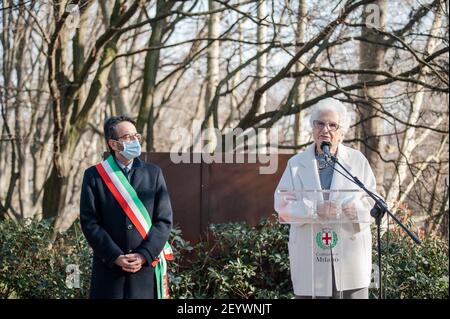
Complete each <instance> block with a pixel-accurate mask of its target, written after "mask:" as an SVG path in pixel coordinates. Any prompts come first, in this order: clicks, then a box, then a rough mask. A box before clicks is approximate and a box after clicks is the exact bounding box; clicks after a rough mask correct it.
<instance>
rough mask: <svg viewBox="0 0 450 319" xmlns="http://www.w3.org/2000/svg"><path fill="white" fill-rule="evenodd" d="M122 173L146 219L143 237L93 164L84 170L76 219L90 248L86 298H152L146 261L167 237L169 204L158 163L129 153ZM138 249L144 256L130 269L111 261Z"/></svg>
mask: <svg viewBox="0 0 450 319" xmlns="http://www.w3.org/2000/svg"><path fill="white" fill-rule="evenodd" d="M128 179H129V181H130V184H131V185H132V186H133V188H134V189H135V190H136V193H137V195H138V197H139V199H140V200H141V201H142V203H143V204H144V206H145V207H146V208H147V211H148V212H149V214H150V218H151V220H152V227H151V229H150V231H149V233H148V238H147V239H146V240H143V239H142V236H141V235H140V234H139V232H138V230H137V229H136V227H134V225H133V223H132V222H131V220H130V219H129V218H128V217H127V216H126V215H125V212H124V211H123V210H122V208H121V207H120V205H119V203H118V202H117V200H116V199H115V198H114V197H113V195H112V193H111V192H110V191H109V189H108V187H107V186H106V184H105V183H104V182H103V180H102V178H101V177H100V174H99V173H98V171H97V169H96V168H95V166H92V167H90V168H88V169H87V170H86V171H85V172H84V178H83V185H82V189H81V198H80V222H81V227H82V230H83V233H84V235H85V236H86V239H87V241H88V243H89V245H90V246H91V247H92V249H93V260H92V275H91V289H90V298H103V299H105V298H108V299H113V298H114V299H128V298H133V299H134V298H136V299H137V298H139V299H148V298H156V281H155V272H154V268H153V267H152V266H151V262H152V261H153V260H155V259H156V258H157V257H158V255H159V254H160V252H161V250H162V249H163V247H164V244H165V242H166V241H167V240H168V239H169V233H170V230H171V227H172V208H171V204H170V198H169V193H168V191H167V187H166V183H165V181H164V177H163V174H162V171H161V169H160V168H159V167H158V166H156V165H154V164H149V163H145V162H143V161H141V160H139V159H138V158H136V159H134V161H133V165H132V168H131V170H130V172H129V175H128ZM128 253H140V254H142V255H143V256H144V257H145V258H146V260H147V262H146V263H145V264H144V265H143V267H142V268H141V269H140V270H139V271H138V272H136V273H129V272H125V271H123V270H122V269H121V268H120V267H119V266H117V265H116V264H115V263H114V261H115V260H116V258H117V257H119V256H120V255H124V254H128Z"/></svg>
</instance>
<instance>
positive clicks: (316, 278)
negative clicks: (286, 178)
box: [275, 189, 373, 298]
mask: <svg viewBox="0 0 450 319" xmlns="http://www.w3.org/2000/svg"><path fill="white" fill-rule="evenodd" d="M372 206H373V201H372V200H371V199H370V198H369V197H368V196H367V195H366V193H365V192H364V191H361V190H356V189H349V190H303V191H292V190H283V189H279V190H277V192H276V195H275V210H276V211H277V212H278V216H279V221H280V223H283V224H291V225H296V226H298V227H297V231H298V232H300V233H299V234H298V235H296V236H299V238H300V239H296V240H297V241H301V242H299V243H298V244H295V245H294V246H293V247H295V248H291V249H298V250H299V251H298V254H299V256H300V258H302V260H303V261H302V262H301V263H300V264H301V267H302V270H301V271H302V278H301V280H302V282H303V283H304V284H306V287H308V286H309V285H310V287H311V290H310V291H309V292H310V294H309V292H308V294H307V295H310V296H311V297H312V298H316V297H321V296H329V295H328V294H326V293H324V292H325V291H330V285H331V289H332V288H333V285H335V287H336V290H337V291H339V293H338V296H337V297H338V298H342V297H343V292H342V290H346V288H345V285H346V284H345V282H343V280H345V279H346V278H351V274H349V273H348V269H352V266H353V267H354V266H358V265H355V262H357V259H356V258H355V254H360V253H369V254H370V253H371V247H364V246H361V238H359V236H361V235H363V236H370V223H371V216H370V209H371V208H372ZM291 234H292V232H291ZM358 238H359V240H358ZM366 238H367V237H366ZM356 245H358V246H356ZM367 249H369V252H367V251H365V250H367ZM300 250H301V251H300ZM296 252H297V251H296ZM291 253H292V252H291ZM305 260H309V261H310V265H307V264H306V263H307V262H305ZM364 267H366V266H364ZM369 272H370V270H369ZM350 280H351V279H350ZM308 281H309V282H308ZM347 281H348V280H347ZM308 289H309V288H308ZM335 297H336V296H335Z"/></svg>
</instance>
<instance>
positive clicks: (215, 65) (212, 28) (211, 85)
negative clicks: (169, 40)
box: [205, 0, 220, 153]
mask: <svg viewBox="0 0 450 319" xmlns="http://www.w3.org/2000/svg"><path fill="white" fill-rule="evenodd" d="M208 4H209V5H208V8H209V10H210V11H213V10H217V9H218V8H219V6H218V4H217V3H216V2H214V1H213V0H209V2H208ZM219 19H220V13H217V12H216V13H211V14H210V15H209V21H208V38H209V39H211V40H209V47H208V51H207V59H208V62H207V71H206V88H205V116H208V109H209V105H210V103H211V102H212V99H213V97H214V94H215V91H216V87H217V84H218V83H219V55H220V43H219V41H214V40H215V39H217V38H219V36H220V21H219ZM207 120H208V122H207V123H208V124H207V128H208V129H212V128H214V127H218V114H217V109H215V110H213V114H212V117H211V116H210V117H209V118H208V119H207ZM213 140H214V137H213V133H212V132H211V130H208V135H207V136H206V138H205V143H206V144H207V145H208V148H209V149H208V152H210V153H212V152H213V151H214V149H215V148H214V145H213V144H212V141H213Z"/></svg>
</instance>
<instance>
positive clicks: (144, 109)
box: [136, 0, 174, 152]
mask: <svg viewBox="0 0 450 319" xmlns="http://www.w3.org/2000/svg"><path fill="white" fill-rule="evenodd" d="M173 4H174V3H173V1H164V0H158V1H157V5H156V16H158V15H164V14H166V13H167V12H168V11H170V9H171V8H172V6H173ZM166 24H167V20H166V19H161V20H157V21H156V22H155V23H153V24H152V34H151V36H150V40H149V42H148V46H149V47H158V46H161V44H162V39H163V36H164V28H165V26H166ZM159 55H160V50H159V49H157V50H151V51H148V52H147V55H146V56H145V67H144V83H143V85H142V98H141V102H140V106H139V115H138V119H137V123H136V128H137V130H138V132H143V131H144V129H145V128H146V129H147V131H146V133H147V134H146V135H147V138H146V149H147V152H151V151H154V132H153V126H154V124H155V123H154V106H155V105H154V102H155V101H154V99H155V89H156V77H157V75H158V69H159Z"/></svg>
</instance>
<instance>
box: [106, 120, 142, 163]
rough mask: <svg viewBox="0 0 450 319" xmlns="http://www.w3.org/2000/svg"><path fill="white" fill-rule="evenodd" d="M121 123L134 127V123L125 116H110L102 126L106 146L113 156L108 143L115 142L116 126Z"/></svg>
mask: <svg viewBox="0 0 450 319" xmlns="http://www.w3.org/2000/svg"><path fill="white" fill-rule="evenodd" d="M122 122H130V123H131V124H133V125H136V122H135V121H134V120H133V119H132V118H131V117H129V116H126V115H119V116H111V117H109V118H107V119H106V120H105V124H104V125H103V134H104V135H105V140H106V145H107V146H108V149H109V151H110V152H111V154H114V150H113V149H112V148H111V147H110V146H109V144H108V141H109V140H110V139H113V140H115V139H117V138H118V136H117V131H116V125H117V124H119V123H122Z"/></svg>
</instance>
